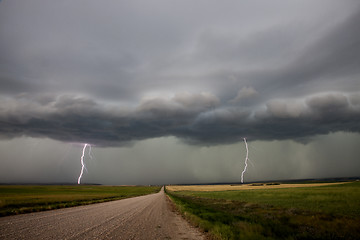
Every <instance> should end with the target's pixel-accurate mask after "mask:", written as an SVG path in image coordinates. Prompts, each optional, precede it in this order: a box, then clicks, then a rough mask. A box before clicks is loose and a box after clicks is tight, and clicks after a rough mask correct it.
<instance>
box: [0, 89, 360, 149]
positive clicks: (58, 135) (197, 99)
mask: <svg viewBox="0 0 360 240" xmlns="http://www.w3.org/2000/svg"><path fill="white" fill-rule="evenodd" d="M358 95H360V93H357V94H352V95H351V96H347V95H345V94H343V93H322V94H316V95H312V96H307V97H305V98H304V99H290V100H289V99H278V100H271V101H268V102H266V104H265V105H264V106H263V107H260V108H259V109H255V110H252V109H248V108H244V107H242V106H231V105H228V106H226V105H222V104H221V103H220V100H219V99H218V98H217V97H216V96H214V95H212V94H211V93H200V94H190V93H179V94H176V95H175V96H173V97H171V98H159V97H158V98H150V99H144V100H142V101H141V102H140V103H139V105H138V106H135V107H134V108H119V107H117V106H110V105H102V104H100V103H97V102H95V100H93V99H90V98H85V97H77V96H70V95H63V96H59V97H55V98H53V97H50V96H48V97H46V96H38V97H35V98H34V97H33V96H32V97H30V98H29V97H28V96H26V95H21V96H18V97H17V98H16V99H6V100H3V101H2V104H1V106H2V107H1V115H0V121H1V123H2V124H1V128H0V131H1V135H2V137H7V138H11V137H17V136H30V137H50V138H53V139H56V140H61V141H67V142H89V143H92V144H96V145H99V146H113V145H122V144H126V143H127V142H131V141H135V140H143V139H148V138H156V137H162V136H175V137H179V138H182V139H184V140H186V141H189V142H192V143H197V144H204V145H211V144H224V143H231V142H236V141H239V140H241V138H243V137H247V138H249V139H251V140H281V139H299V140H301V139H304V138H308V137H311V136H314V135H319V134H328V133H330V132H337V131H348V132H359V131H360V128H359V124H358V123H359V120H360V105H359V102H358Z"/></svg>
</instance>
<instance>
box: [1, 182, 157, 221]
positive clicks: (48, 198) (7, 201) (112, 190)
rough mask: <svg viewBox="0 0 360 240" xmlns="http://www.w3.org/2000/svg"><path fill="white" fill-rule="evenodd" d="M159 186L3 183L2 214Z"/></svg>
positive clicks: (95, 200)
mask: <svg viewBox="0 0 360 240" xmlns="http://www.w3.org/2000/svg"><path fill="white" fill-rule="evenodd" d="M159 190H160V187H154V186H152V187H145V186H100V185H74V186H70V185H34V186H30V185H29V186H28V185H0V216H6V215H14V214H19V213H27V212H35V211H43V210H50V209H57V208H64V207H72V206H78V205H85V204H91V203H98V202H105V201H111V200H118V199H123V198H129V197H135V196H141V195H146V194H151V193H156V192H158V191H159Z"/></svg>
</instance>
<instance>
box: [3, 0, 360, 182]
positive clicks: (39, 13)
mask: <svg viewBox="0 0 360 240" xmlns="http://www.w3.org/2000/svg"><path fill="white" fill-rule="evenodd" d="M359 22H360V3H359V1H357V0H353V1H352V0H343V1H338V0H326V1H325V0H319V1H310V0H298V1H296V0H293V1H286V0H281V1H280V0H278V1H276V0H272V1H265V0H263V1H254V0H251V1H250V0H249V1H237V0H236V1H235V0H228V1H215V0H214V1H212V0H206V1H205V0H204V1H180V0H173V1H169V0H154V1H145V0H143V1H137V0H133V1H121V0H120V1H119V0H104V1H95V0H62V1H55V0H54V1H52V0H50V1H49V0H26V1H25V0H11V1H10V0H3V1H0V52H1V54H0V163H1V168H0V182H75V183H76V181H77V178H78V176H79V173H80V169H81V164H80V157H81V153H82V152H81V151H82V146H83V144H84V143H89V144H91V145H92V146H93V148H92V156H93V158H91V157H90V156H89V155H88V154H86V156H85V163H86V165H87V171H85V172H84V176H83V181H84V182H88V183H89V182H92V183H103V184H163V183H165V184H166V183H190V182H193V183H201V182H219V181H228V182H236V181H239V179H240V174H241V171H242V169H243V168H244V158H245V153H246V152H245V146H244V142H243V138H246V139H247V140H248V143H249V145H250V149H249V150H250V155H249V156H250V160H251V162H250V164H249V168H248V172H247V173H246V174H245V181H257V180H272V179H286V178H316V177H345V176H359V175H360V159H359V156H360V134H359V133H360V81H359V79H360V31H359Z"/></svg>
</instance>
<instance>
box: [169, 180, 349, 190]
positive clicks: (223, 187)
mask: <svg viewBox="0 0 360 240" xmlns="http://www.w3.org/2000/svg"><path fill="white" fill-rule="evenodd" d="M344 183H346V182H334V183H300V184H299V183H291V184H280V183H254V184H239V185H174V186H167V187H166V188H167V189H168V190H169V191H201V192H203V191H204V192H209V191H210V192H213V191H232V190H250V189H272V188H294V187H296V188H298V187H319V186H326V185H338V184H344Z"/></svg>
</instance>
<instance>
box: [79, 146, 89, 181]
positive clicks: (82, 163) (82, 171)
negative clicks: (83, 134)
mask: <svg viewBox="0 0 360 240" xmlns="http://www.w3.org/2000/svg"><path fill="white" fill-rule="evenodd" d="M87 146H89V156H90V157H91V145H90V144H88V143H85V144H84V147H83V150H82V155H81V171H80V176H79V178H78V184H80V181H81V177H82V175H83V173H84V168H85V169H86V167H85V164H84V156H85V150H86V147H87Z"/></svg>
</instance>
